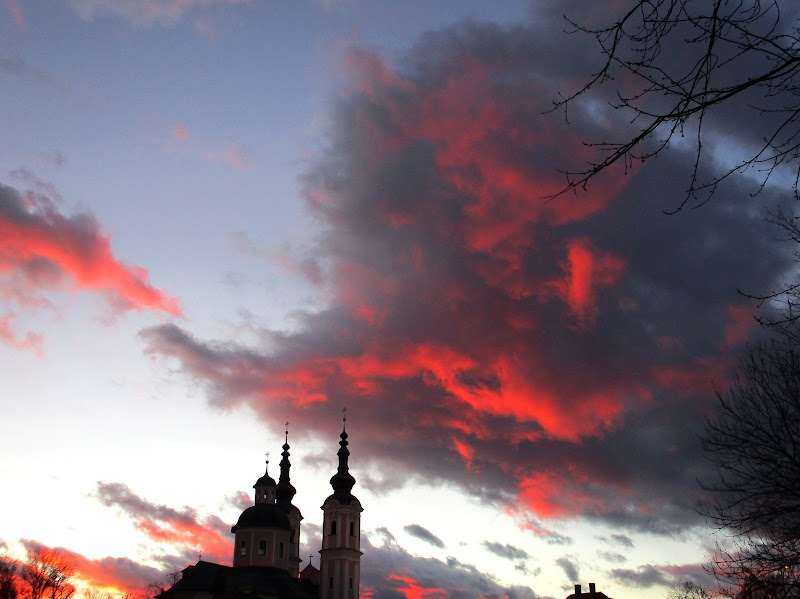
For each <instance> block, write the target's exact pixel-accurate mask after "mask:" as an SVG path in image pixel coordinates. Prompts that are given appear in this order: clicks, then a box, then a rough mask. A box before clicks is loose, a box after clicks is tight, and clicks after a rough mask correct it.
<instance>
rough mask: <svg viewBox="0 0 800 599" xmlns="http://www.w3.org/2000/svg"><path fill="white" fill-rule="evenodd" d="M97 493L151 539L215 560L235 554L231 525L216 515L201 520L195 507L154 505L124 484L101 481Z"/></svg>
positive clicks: (103, 500) (224, 558)
mask: <svg viewBox="0 0 800 599" xmlns="http://www.w3.org/2000/svg"><path fill="white" fill-rule="evenodd" d="M97 490H98V498H99V499H100V501H101V502H102V503H103V504H104V505H106V506H109V507H110V506H116V507H118V508H119V509H120V510H122V512H123V513H125V514H126V515H127V516H128V517H130V518H131V519H132V520H133V523H134V526H135V527H136V528H137V529H139V530H140V531H142V532H143V533H144V534H145V535H147V537H148V538H150V539H151V540H153V541H157V542H158V543H161V544H167V545H172V546H173V547H175V548H176V549H178V550H180V551H182V552H191V553H192V554H195V555H196V554H198V553H201V554H202V555H204V556H207V557H208V558H209V559H211V560H212V561H213V560H216V561H217V562H221V563H225V562H228V561H230V559H231V556H232V555H233V543H232V541H231V540H230V538H229V537H230V534H229V530H230V526H229V525H228V524H226V523H224V522H222V521H221V520H220V519H219V518H217V517H216V516H209V517H206V518H204V519H201V518H199V517H198V515H197V513H196V512H195V511H194V510H193V509H191V508H184V509H183V510H176V509H174V508H170V507H168V506H165V505H158V504H153V503H150V502H148V501H147V500H146V499H143V498H142V497H139V496H138V495H136V494H135V493H133V492H132V491H131V490H130V489H129V488H128V487H127V486H126V485H124V484H122V483H103V482H100V483H98V484H97Z"/></svg>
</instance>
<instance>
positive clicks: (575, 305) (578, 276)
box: [553, 239, 625, 327]
mask: <svg viewBox="0 0 800 599" xmlns="http://www.w3.org/2000/svg"><path fill="white" fill-rule="evenodd" d="M562 268H563V269H564V274H565V278H564V280H562V281H558V282H556V283H554V284H553V285H554V287H555V289H556V291H557V293H558V294H559V296H561V298H562V299H563V300H564V301H565V302H566V303H567V305H568V306H569V307H570V309H571V310H572V312H573V313H574V314H575V317H576V319H577V321H578V325H579V326H580V327H586V326H591V325H593V324H594V319H595V317H596V316H597V303H596V299H597V293H598V290H599V288H601V287H610V286H611V285H613V284H614V283H616V282H617V281H618V280H619V279H620V277H621V276H622V274H623V271H624V268H625V262H624V261H623V260H621V259H620V258H617V257H616V256H614V255H613V254H611V253H609V252H598V251H597V250H595V249H594V248H593V247H592V243H591V242H590V241H589V240H588V239H572V240H570V241H569V243H568V245H567V259H566V262H565V263H564V264H563V265H562Z"/></svg>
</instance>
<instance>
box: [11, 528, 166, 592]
mask: <svg viewBox="0 0 800 599" xmlns="http://www.w3.org/2000/svg"><path fill="white" fill-rule="evenodd" d="M20 541H21V543H22V545H23V546H24V547H25V548H26V550H27V551H28V552H42V553H43V554H44V555H45V556H50V558H51V559H52V560H54V562H55V563H63V564H65V565H67V567H70V568H72V569H73V570H74V577H75V579H74V580H73V582H74V583H75V584H76V586H80V585H85V586H89V587H91V588H95V589H103V590H105V591H109V592H120V593H123V594H134V593H141V592H142V591H144V589H145V587H146V586H147V585H148V584H150V583H152V582H156V581H159V580H161V578H162V577H163V574H164V573H163V572H162V571H160V570H158V569H157V568H153V567H151V566H145V565H143V564H140V563H138V562H135V561H133V560H131V559H130V558H127V557H102V558H97V559H91V558H88V557H86V556H84V555H82V554H80V553H76V552H74V551H70V550H69V549H65V548H64V547H47V546H45V545H43V544H41V543H38V542H37V541H32V540H29V539H21V540H20ZM23 592H24V590H23Z"/></svg>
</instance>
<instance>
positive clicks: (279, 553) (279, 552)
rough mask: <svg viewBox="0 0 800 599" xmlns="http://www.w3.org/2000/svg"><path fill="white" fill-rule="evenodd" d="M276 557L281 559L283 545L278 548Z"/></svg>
mask: <svg viewBox="0 0 800 599" xmlns="http://www.w3.org/2000/svg"><path fill="white" fill-rule="evenodd" d="M278 557H283V543H281V544H280V545H279V546H278Z"/></svg>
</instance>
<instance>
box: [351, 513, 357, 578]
mask: <svg viewBox="0 0 800 599" xmlns="http://www.w3.org/2000/svg"><path fill="white" fill-rule="evenodd" d="M350 536H351V537H354V536H356V525H355V523H354V522H351V523H350ZM350 588H351V589H352V588H353V587H352V586H351V587H350Z"/></svg>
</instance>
